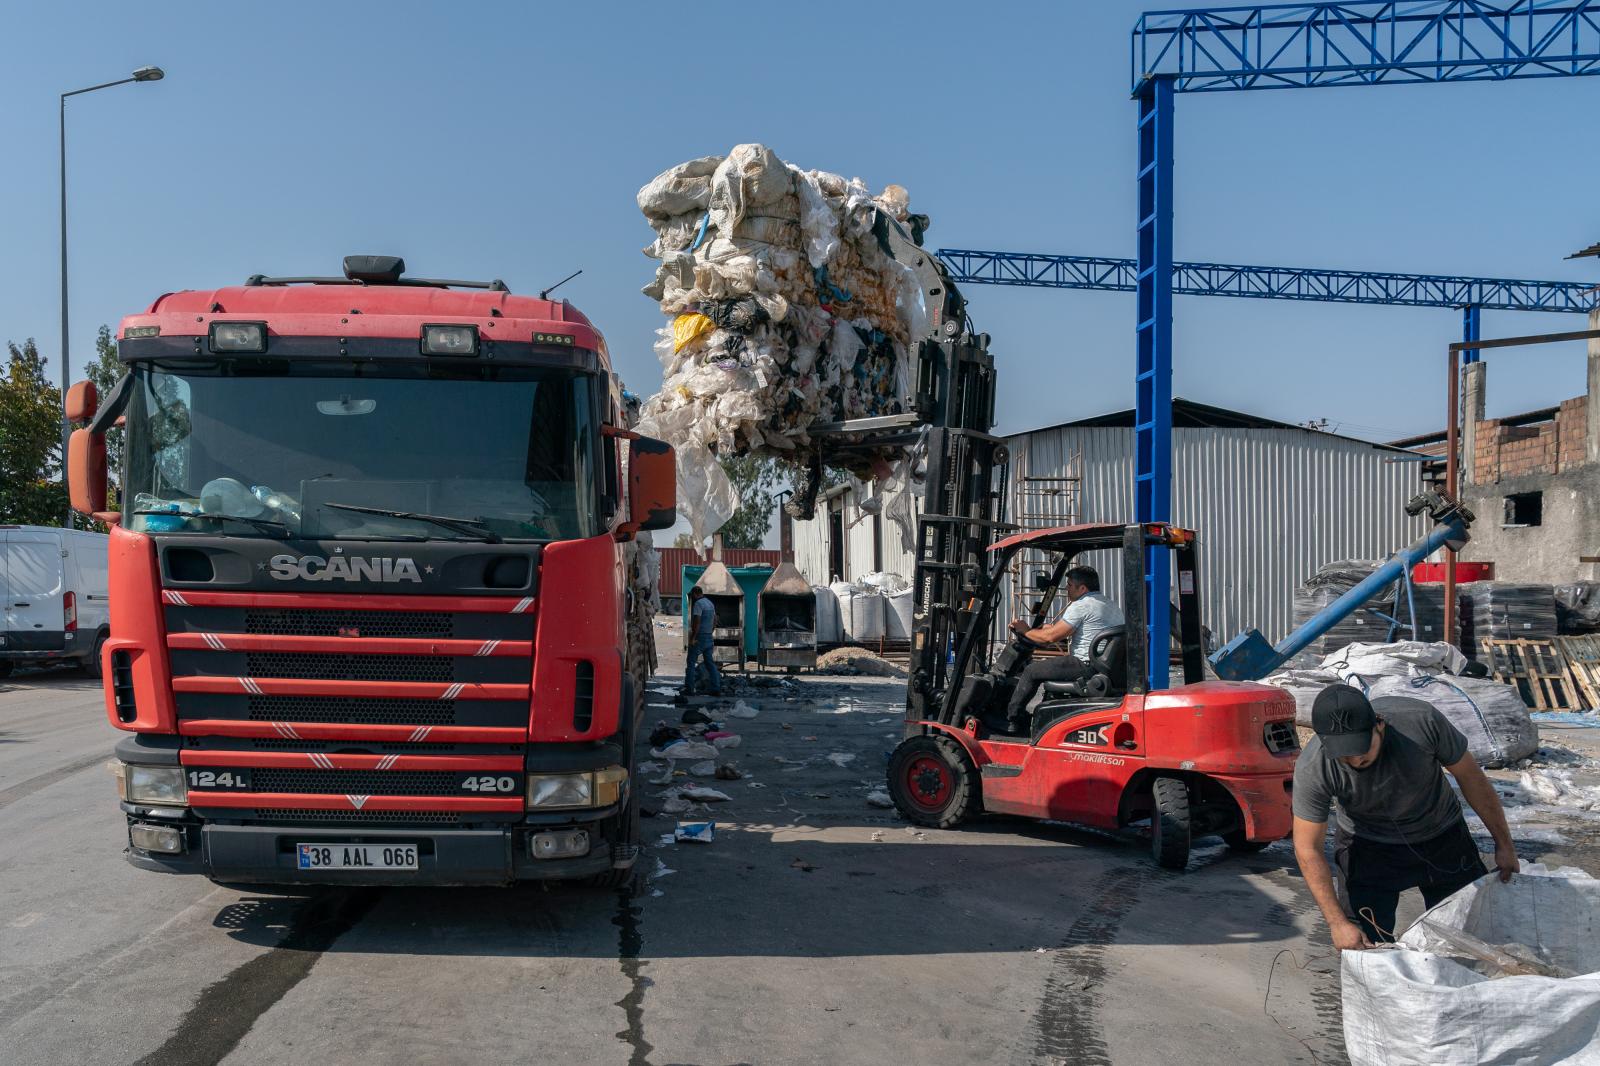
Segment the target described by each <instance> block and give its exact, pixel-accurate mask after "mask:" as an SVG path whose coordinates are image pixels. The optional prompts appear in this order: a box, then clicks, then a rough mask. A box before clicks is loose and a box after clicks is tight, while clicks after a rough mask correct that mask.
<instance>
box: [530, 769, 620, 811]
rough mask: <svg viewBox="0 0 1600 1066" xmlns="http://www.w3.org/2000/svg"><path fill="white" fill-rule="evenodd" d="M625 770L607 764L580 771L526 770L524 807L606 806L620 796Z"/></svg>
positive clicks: (543, 808) (548, 808) (542, 808)
mask: <svg viewBox="0 0 1600 1066" xmlns="http://www.w3.org/2000/svg"><path fill="white" fill-rule="evenodd" d="M627 783H628V771H627V768H626V767H622V766H607V767H604V768H602V769H599V770H595V771H593V772H589V773H581V774H529V775H528V809H529V810H533V809H535V808H538V809H541V810H559V809H562V808H572V807H609V806H611V805H612V804H613V803H616V802H617V801H618V800H619V799H621V798H622V795H623V791H624V790H625V789H626V787H627Z"/></svg>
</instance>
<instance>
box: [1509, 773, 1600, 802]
mask: <svg viewBox="0 0 1600 1066" xmlns="http://www.w3.org/2000/svg"><path fill="white" fill-rule="evenodd" d="M1517 785H1518V788H1519V789H1520V791H1521V797H1519V798H1523V797H1525V798H1526V800H1531V801H1532V802H1535V803H1544V804H1549V805H1551V806H1555V807H1570V808H1572V809H1574V810H1579V811H1596V810H1600V788H1592V787H1588V786H1585V785H1580V784H1577V783H1575V782H1574V781H1573V780H1572V771H1570V770H1557V769H1554V768H1551V767H1545V768H1542V769H1537V770H1524V771H1523V772H1522V775H1521V776H1520V777H1519V778H1518V780H1517ZM1526 800H1525V801H1526Z"/></svg>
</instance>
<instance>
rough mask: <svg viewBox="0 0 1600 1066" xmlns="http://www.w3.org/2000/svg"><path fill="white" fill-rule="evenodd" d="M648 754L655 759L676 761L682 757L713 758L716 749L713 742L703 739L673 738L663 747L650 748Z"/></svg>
mask: <svg viewBox="0 0 1600 1066" xmlns="http://www.w3.org/2000/svg"><path fill="white" fill-rule="evenodd" d="M650 755H651V757H652V758H656V759H666V760H667V761H668V762H676V761H681V760H684V759H715V758H716V757H717V749H716V746H715V745H713V744H707V743H706V742H705V741H703V740H675V741H673V742H672V743H670V744H668V745H667V746H666V747H664V748H653V749H651V752H650Z"/></svg>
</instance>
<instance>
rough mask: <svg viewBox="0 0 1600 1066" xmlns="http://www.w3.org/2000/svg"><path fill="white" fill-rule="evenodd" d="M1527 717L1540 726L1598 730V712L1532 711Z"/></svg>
mask: <svg viewBox="0 0 1600 1066" xmlns="http://www.w3.org/2000/svg"><path fill="white" fill-rule="evenodd" d="M1528 717H1529V718H1532V719H1533V720H1534V721H1535V722H1537V723H1540V724H1549V725H1568V726H1573V725H1575V726H1582V727H1584V728H1588V729H1600V711H1533V712H1532V713H1530V714H1529V715H1528Z"/></svg>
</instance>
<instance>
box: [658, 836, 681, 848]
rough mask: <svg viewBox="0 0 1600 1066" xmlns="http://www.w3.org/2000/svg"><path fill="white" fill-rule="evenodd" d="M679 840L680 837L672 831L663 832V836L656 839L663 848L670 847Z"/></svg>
mask: <svg viewBox="0 0 1600 1066" xmlns="http://www.w3.org/2000/svg"><path fill="white" fill-rule="evenodd" d="M677 842H678V838H677V837H676V836H675V835H673V834H672V833H662V834H661V838H660V839H659V840H657V841H656V843H657V844H658V845H660V846H661V847H663V848H665V847H670V846H672V845H673V844H676V843H677Z"/></svg>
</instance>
